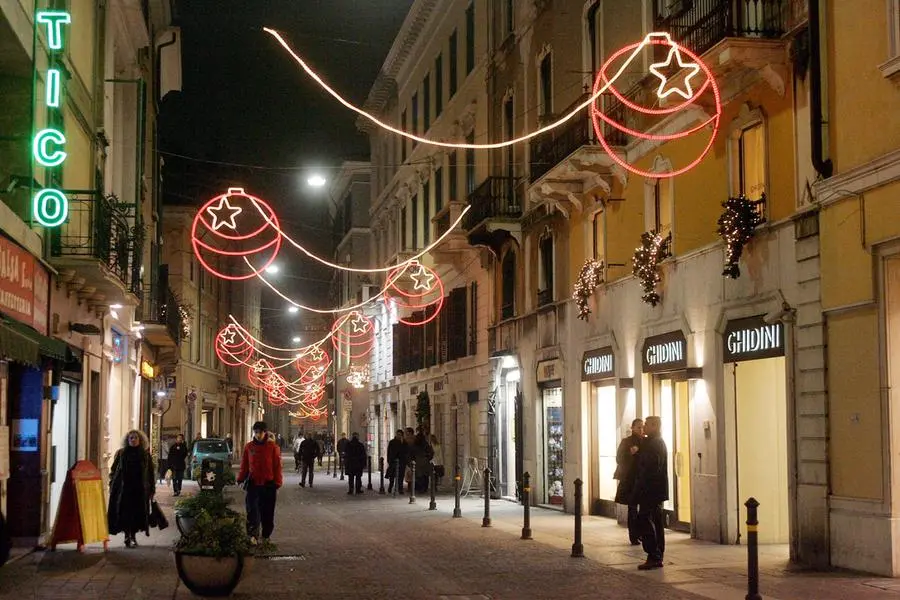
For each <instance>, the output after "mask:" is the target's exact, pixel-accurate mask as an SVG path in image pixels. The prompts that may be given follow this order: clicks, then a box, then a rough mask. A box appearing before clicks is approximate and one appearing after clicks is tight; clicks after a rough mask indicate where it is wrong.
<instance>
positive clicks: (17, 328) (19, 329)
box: [3, 319, 69, 364]
mask: <svg viewBox="0 0 900 600" xmlns="http://www.w3.org/2000/svg"><path fill="white" fill-rule="evenodd" d="M3 325H4V326H5V327H7V328H9V329H11V330H12V331H14V332H15V333H17V334H19V335H20V336H22V337H25V338H27V339H29V340H31V341H32V342H34V343H35V344H37V346H38V352H39V353H40V355H41V356H46V357H47V358H54V359H56V360H66V359H67V358H68V357H69V345H68V344H66V343H65V342H64V341H62V340H57V339H54V338H52V337H47V336H46V335H41V334H40V333H38V332H37V331H35V330H34V329H32V328H31V327H29V326H28V325H25V324H24V323H19V322H18V321H12V320H9V319H6V320H4V322H3ZM37 362H38V361H35V362H34V363H31V364H37Z"/></svg>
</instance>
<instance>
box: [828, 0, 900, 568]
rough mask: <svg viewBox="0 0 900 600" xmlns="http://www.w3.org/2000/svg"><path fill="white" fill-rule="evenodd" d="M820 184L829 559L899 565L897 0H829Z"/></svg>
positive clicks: (842, 563)
mask: <svg viewBox="0 0 900 600" xmlns="http://www.w3.org/2000/svg"><path fill="white" fill-rule="evenodd" d="M821 4H822V14H821V18H820V23H821V29H822V32H823V35H822V42H821V52H822V56H823V64H824V65H825V68H824V69H823V85H822V90H823V91H822V99H823V107H824V108H823V122H824V123H827V126H825V127H823V130H824V133H823V138H824V140H825V142H826V143H825V147H824V150H823V159H830V161H831V163H832V165H833V174H831V176H830V177H827V178H823V179H822V180H820V181H818V182H817V183H816V184H815V186H814V188H813V190H814V199H815V205H816V207H817V208H818V210H819V211H820V212H819V222H820V229H821V240H822V262H821V265H822V305H823V308H824V310H825V315H826V320H825V322H826V340H827V344H828V377H827V386H828V400H829V404H828V409H829V455H830V457H831V469H830V482H831V485H830V496H829V507H830V517H831V527H830V542H831V549H832V550H831V554H832V562H833V564H835V565H837V566H842V567H848V568H854V569H860V570H864V571H869V572H875V573H881V574H884V575H891V576H897V575H900V552H898V547H900V546H898V538H900V529H898V525H897V523H898V520H897V517H898V515H900V490H898V487H897V481H898V468H900V462H898V460H897V457H896V452H895V451H894V450H895V449H896V444H897V440H898V437H897V436H898V431H900V430H898V421H897V415H896V411H895V410H894V407H895V406H896V404H897V401H898V391H897V390H898V385H897V381H900V245H898V240H900V183H898V179H900V123H897V122H896V120H895V119H894V118H893V115H894V114H895V111H894V108H897V107H898V106H900V96H898V88H897V84H898V69H900V45H898V44H900V26H898V16H900V13H898V9H900V7H898V6H897V3H896V2H889V1H888V2H886V1H879V0H863V1H861V2H854V3H849V4H848V3H844V2H838V1H834V0H832V1H828V2H822V3H821Z"/></svg>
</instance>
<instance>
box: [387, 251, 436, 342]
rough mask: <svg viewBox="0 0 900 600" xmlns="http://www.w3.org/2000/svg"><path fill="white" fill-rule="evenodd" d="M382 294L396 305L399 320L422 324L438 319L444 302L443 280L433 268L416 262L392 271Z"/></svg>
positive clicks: (406, 323)
mask: <svg viewBox="0 0 900 600" xmlns="http://www.w3.org/2000/svg"><path fill="white" fill-rule="evenodd" d="M384 297H385V299H387V300H389V301H391V302H393V303H394V305H395V306H396V307H397V313H398V320H399V321H400V322H401V323H403V324H405V325H412V326H416V325H425V324H426V323H429V322H431V321H433V320H434V319H436V318H437V316H438V313H439V312H440V310H441V307H443V305H444V283H443V282H442V281H441V278H440V277H439V276H438V274H437V273H435V272H434V271H433V270H432V269H430V268H428V267H426V266H425V265H423V264H422V263H420V262H418V261H415V262H412V263H410V264H408V265H405V266H402V267H398V268H396V269H394V270H393V271H391V273H390V275H389V276H388V285H387V286H386V287H385V290H384Z"/></svg>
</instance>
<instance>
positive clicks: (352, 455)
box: [344, 433, 366, 494]
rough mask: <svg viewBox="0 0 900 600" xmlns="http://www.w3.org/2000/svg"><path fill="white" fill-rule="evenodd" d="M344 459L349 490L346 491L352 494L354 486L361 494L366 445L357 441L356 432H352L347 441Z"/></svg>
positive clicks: (357, 435)
mask: <svg viewBox="0 0 900 600" xmlns="http://www.w3.org/2000/svg"><path fill="white" fill-rule="evenodd" d="M344 461H345V465H346V472H347V479H349V480H350V490H349V491H348V492H347V493H348V494H352V493H353V491H354V488H355V489H356V493H357V494H362V493H363V489H362V474H363V470H364V469H365V468H366V447H365V446H364V445H363V443H362V442H361V441H359V434H358V433H354V434H353V439H351V440H350V441H349V442H347V446H346V450H345V458H344Z"/></svg>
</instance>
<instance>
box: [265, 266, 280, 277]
mask: <svg viewBox="0 0 900 600" xmlns="http://www.w3.org/2000/svg"><path fill="white" fill-rule="evenodd" d="M280 270H281V269H280V268H279V266H278V265H269V266H268V267H266V273H268V274H269V275H274V274H275V273H277V272H278V271H280Z"/></svg>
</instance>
